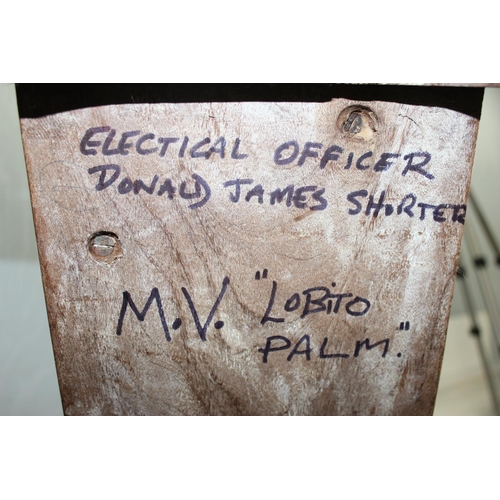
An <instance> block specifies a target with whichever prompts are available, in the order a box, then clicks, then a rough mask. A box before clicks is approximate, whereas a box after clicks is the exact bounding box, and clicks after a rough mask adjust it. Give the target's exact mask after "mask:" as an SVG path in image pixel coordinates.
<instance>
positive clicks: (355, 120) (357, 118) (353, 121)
mask: <svg viewBox="0 0 500 500" xmlns="http://www.w3.org/2000/svg"><path fill="white" fill-rule="evenodd" d="M362 128H363V116H362V115H361V113H360V112H358V111H354V112H353V113H351V114H350V115H349V116H348V117H347V120H346V121H345V123H344V132H349V133H351V134H359V133H360V132H361V129H362Z"/></svg>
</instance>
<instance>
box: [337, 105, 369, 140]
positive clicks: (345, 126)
mask: <svg viewBox="0 0 500 500" xmlns="http://www.w3.org/2000/svg"><path fill="white" fill-rule="evenodd" d="M377 121H378V120H377V116H376V115H375V113H374V112H373V111H372V110H371V109H369V108H366V107H364V106H349V107H348V108H345V109H344V110H343V111H342V112H341V113H340V115H339V118H338V120H337V126H338V128H339V129H340V131H341V132H343V133H346V134H349V136H350V137H352V138H354V139H356V140H358V139H361V140H365V141H369V140H371V139H373V138H374V136H375V134H376V133H377V128H378V125H377Z"/></svg>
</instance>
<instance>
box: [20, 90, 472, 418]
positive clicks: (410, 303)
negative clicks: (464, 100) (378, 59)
mask: <svg viewBox="0 0 500 500" xmlns="http://www.w3.org/2000/svg"><path fill="white" fill-rule="evenodd" d="M21 126H22V133H23V141H24V147H25V155H26V161H27V166H28V175H29V181H30V189H31V195H32V204H33V210H34V216H35V224H36V230H37V239H38V246H39V253H40V261H41V266H42V274H43V281H44V287H45V294H46V301H47V309H48V314H49V322H50V327H51V334H52V340H53V345H54V351H55V356H56V364H57V369H58V377H59V384H60V388H61V394H62V400H63V406H64V410H65V413H66V414H68V415H81V414H94V415H102V414H116V415H125V414H137V415H142V414H148V415H204V414H224V415H281V414H307V415H357V414H377V415H404V414H431V413H432V410H433V405H434V399H435V396H436V390H437V383H438V377H439V370H440V365H441V360H442V355H443V349H444V341H445V332H446V326H447V321H448V316H449V311H450V304H451V297H452V293H453V286H454V277H455V271H456V266H457V258H458V251H459V246H460V238H461V235H462V229H463V221H464V216H465V210H466V202H467V193H468V186H469V181H470V173H471V165H472V158H473V153H474V146H475V139H476V134H477V127H478V120H477V119H476V118H472V117H469V116H467V115H464V114H461V113H458V112H455V111H450V110H445V109H441V108H433V107H424V106H421V107H420V106H411V105H406V104H396V103H387V102H354V101H349V100H345V99H337V100H334V101H332V102H327V103H320V104H317V103H279V104H275V103H219V104H214V103H212V104H210V103H205V104H151V105H148V104H137V105H128V104H127V105H114V106H103V107H96V108H87V109H81V110H75V111H70V112H65V113H59V114H55V115H51V116H47V117H43V118H37V119H23V120H21Z"/></svg>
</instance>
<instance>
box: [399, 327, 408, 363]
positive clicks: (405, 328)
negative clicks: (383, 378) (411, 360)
mask: <svg viewBox="0 0 500 500" xmlns="http://www.w3.org/2000/svg"><path fill="white" fill-rule="evenodd" d="M399 329H400V330H405V331H408V330H409V329H410V322H409V321H401V323H399ZM397 356H398V358H400V357H401V353H400V352H398V354H397Z"/></svg>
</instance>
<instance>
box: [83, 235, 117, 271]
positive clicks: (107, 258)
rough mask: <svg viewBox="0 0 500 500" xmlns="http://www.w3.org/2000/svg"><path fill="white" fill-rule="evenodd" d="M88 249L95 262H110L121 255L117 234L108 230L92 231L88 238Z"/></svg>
mask: <svg viewBox="0 0 500 500" xmlns="http://www.w3.org/2000/svg"><path fill="white" fill-rule="evenodd" d="M88 251H89V254H90V255H91V257H92V258H93V259H94V260H95V261H96V262H100V263H104V264H111V263H112V262H114V261H115V260H116V259H118V258H120V257H121V256H122V255H123V253H122V246H121V242H120V240H119V239H118V236H117V235H116V234H114V233H110V232H108V231H99V232H97V233H94V234H93V235H92V236H91V237H90V238H89V241H88Z"/></svg>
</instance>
